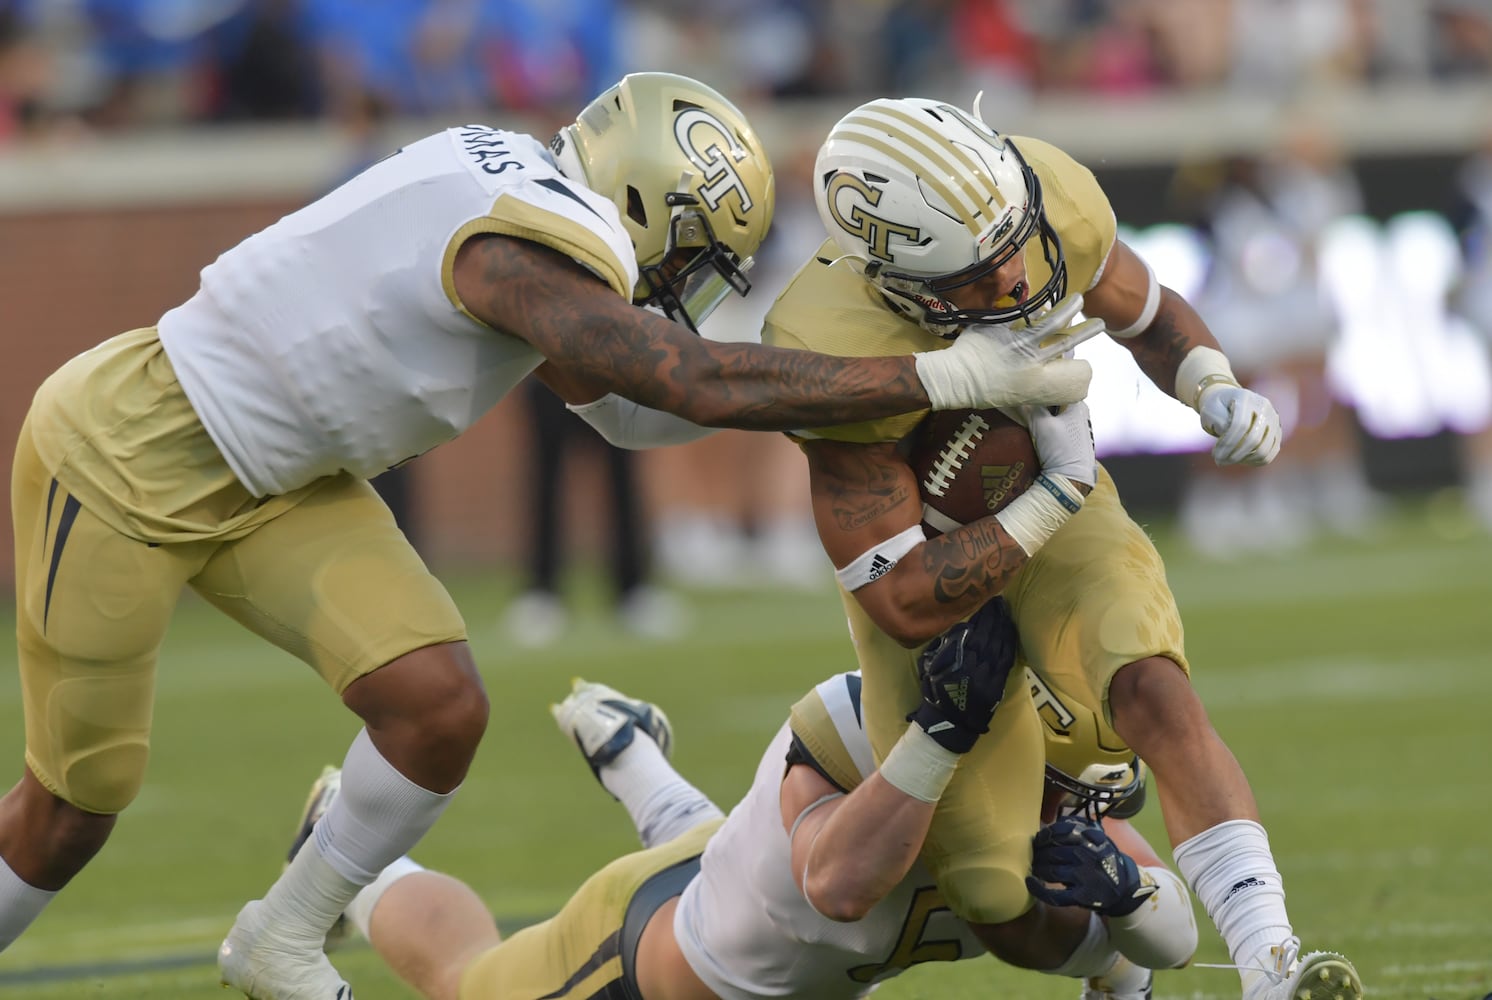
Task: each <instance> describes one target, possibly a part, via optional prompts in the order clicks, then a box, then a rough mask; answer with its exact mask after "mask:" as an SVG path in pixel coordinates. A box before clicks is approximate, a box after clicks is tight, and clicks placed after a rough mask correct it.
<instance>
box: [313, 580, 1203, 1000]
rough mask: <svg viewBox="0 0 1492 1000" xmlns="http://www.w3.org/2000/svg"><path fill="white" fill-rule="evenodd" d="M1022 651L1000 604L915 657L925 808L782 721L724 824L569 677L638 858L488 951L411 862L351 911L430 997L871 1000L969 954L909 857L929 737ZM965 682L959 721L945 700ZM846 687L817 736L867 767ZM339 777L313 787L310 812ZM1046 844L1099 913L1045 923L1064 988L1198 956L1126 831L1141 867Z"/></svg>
mask: <svg viewBox="0 0 1492 1000" xmlns="http://www.w3.org/2000/svg"><path fill="white" fill-rule="evenodd" d="M990 653H994V654H995V655H996V657H997V658H991V657H990V656H989V655H988V654H990ZM1013 657H1014V640H1013V632H1011V631H1010V629H1009V620H1008V617H1007V616H1006V614H1005V610H1004V608H1003V607H1002V606H1001V602H994V603H993V604H992V606H991V607H990V608H989V609H988V610H987V612H981V614H980V615H977V616H975V618H974V620H973V621H972V623H970V624H968V625H959V626H957V627H956V628H955V629H954V630H953V631H952V632H950V636H949V641H948V642H946V643H944V644H942V645H941V646H939V647H938V648H937V649H936V650H933V651H932V652H930V654H929V655H928V657H927V658H926V660H925V667H926V673H927V678H928V681H927V689H928V697H929V700H928V702H927V703H926V704H925V706H924V707H923V708H922V709H920V710H919V713H918V720H917V724H916V725H914V726H913V727H912V728H911V729H910V730H909V734H910V735H909V736H908V737H907V740H906V742H905V744H904V746H903V748H902V749H901V750H899V751H898V754H897V755H894V756H893V757H892V758H891V759H888V762H887V768H889V769H891V770H892V771H893V772H898V773H897V774H896V779H897V780H899V781H901V782H902V783H906V784H910V785H912V786H913V787H915V788H917V790H918V791H919V793H920V796H921V797H917V796H913V795H908V794H907V793H905V792H903V791H901V790H900V789H899V788H898V787H897V786H896V785H894V784H892V783H890V782H888V781H885V780H883V779H882V777H881V775H879V774H877V773H875V772H874V771H873V770H868V771H866V772H865V773H864V774H863V775H861V777H863V778H864V779H865V780H863V781H862V782H860V783H859V787H858V788H856V789H855V790H854V791H852V792H849V793H845V792H844V791H842V790H840V789H839V788H836V787H835V786H834V785H833V784H831V783H830V782H829V781H828V780H827V779H826V778H825V777H824V776H823V775H822V774H821V773H820V772H819V771H818V770H816V769H815V766H814V764H813V763H812V762H811V761H809V760H808V759H806V758H805V757H803V756H801V754H797V753H794V752H793V748H794V738H793V733H792V731H791V730H790V729H789V727H788V726H787V725H784V726H783V727H782V728H781V729H780V730H779V731H778V733H777V735H776V737H775V738H774V739H773V740H772V742H771V744H770V745H769V746H768V747H767V750H766V752H765V753H764V754H763V755H762V758H761V761H760V763H759V765H758V767H757V771H756V778H755V781H754V783H753V785H752V787H751V790H750V791H749V792H748V793H747V795H746V797H745V798H744V799H743V800H742V801H741V802H740V803H739V804H738V805H737V806H736V807H735V809H734V810H732V812H731V814H730V816H729V817H728V818H722V815H721V812H720V810H719V809H717V808H716V807H715V806H714V805H713V804H712V803H711V802H710V801H709V800H708V799H707V798H705V796H704V795H703V794H701V793H700V792H699V791H698V790H697V789H695V788H694V787H693V786H692V785H690V784H689V783H688V782H687V781H685V780H684V779H683V778H682V777H681V776H679V775H678V774H677V772H675V771H674V770H673V769H672V768H671V767H670V766H669V765H668V763H667V761H666V759H665V754H666V751H667V750H668V747H669V744H670V742H671V737H670V735H669V729H668V724H667V720H666V719H665V718H664V716H663V714H662V712H660V711H659V710H658V709H656V708H655V707H654V706H651V705H648V704H646V703H643V702H639V701H636V700H633V699H630V698H627V697H625V696H623V695H620V694H619V693H617V692H615V691H612V690H611V689H609V688H606V687H604V686H602V685H596V684H585V683H582V682H577V683H576V686H575V691H574V692H573V693H572V694H571V696H570V697H569V698H567V699H566V701H565V702H564V703H563V704H562V705H560V706H557V707H556V709H555V716H556V719H557V721H558V722H559V723H560V726H561V728H562V729H564V730H565V731H566V732H567V733H569V734H570V735H571V736H572V738H574V740H575V741H576V743H577V744H578V745H579V747H580V749H581V751H582V753H583V754H584V755H585V757H586V759H587V761H588V762H589V763H590V765H591V767H592V768H593V770H594V771H595V773H596V775H597V777H598V778H599V779H600V781H601V783H602V784H603V785H604V786H605V787H606V788H607V790H609V791H610V792H612V793H613V794H614V795H615V796H616V797H617V798H618V799H620V801H621V802H622V803H623V805H624V806H626V808H627V809H628V812H629V813H630V814H631V816H632V818H633V821H634V822H635V824H636V825H637V829H638V833H639V836H640V838H641V839H642V842H643V845H644V848H645V849H644V850H643V851H641V852H639V853H636V854H632V855H628V856H626V857H623V858H621V859H619V860H618V861H615V862H613V863H612V864H610V865H607V866H606V867H605V868H604V869H602V870H601V871H600V872H599V873H597V874H596V875H595V876H593V877H592V878H591V879H589V880H588V881H587V882H586V883H585V884H584V885H583V886H582V887H581V888H580V890H579V891H578V892H577V893H576V894H575V896H574V897H573V898H572V899H571V900H570V902H569V903H567V904H566V905H565V907H564V908H563V909H562V910H561V912H560V913H559V915H558V916H556V917H555V918H553V919H552V920H549V921H546V922H545V923H543V924H539V925H537V926H534V927H530V928H527V929H525V930H522V931H519V932H518V933H517V934H515V935H513V936H512V937H511V938H509V939H507V940H505V941H501V942H499V935H498V931H497V928H496V927H495V925H494V923H493V921H492V918H491V916H490V915H489V914H488V911H487V909H486V907H485V906H484V905H483V904H482V902H481V900H480V899H479V898H478V897H477V896H476V895H475V894H474V893H473V892H472V890H471V889H470V888H468V887H467V886H466V885H465V884H463V883H462V882H460V881H458V880H456V879H454V878H452V877H451V876H448V875H444V874H440V873H437V872H432V871H428V870H426V869H423V868H421V867H420V866H419V865H418V864H416V863H415V862H413V861H411V860H409V859H407V858H405V859H401V860H400V861H398V862H396V863H395V864H394V865H391V866H390V867H389V868H388V869H386V870H385V871H384V872H383V873H382V874H381V875H380V877H379V878H378V879H377V880H376V881H375V882H374V883H373V885H371V886H370V887H369V888H368V889H366V890H364V892H362V893H361V894H360V895H359V896H358V897H357V899H356V900H354V902H353V904H352V906H351V907H350V908H349V910H348V916H349V917H350V918H351V920H352V922H353V923H354V924H355V925H356V926H357V927H358V929H359V930H361V931H362V932H363V933H364V934H365V935H367V936H368V937H369V939H370V940H371V941H372V942H373V945H374V947H375V948H376V949H377V950H378V952H379V954H380V955H381V956H383V958H384V959H385V960H386V961H387V962H388V963H389V965H390V967H391V968H392V969H393V970H394V971H395V972H397V973H398V974H399V975H400V976H401V977H402V978H403V979H405V980H406V981H408V982H409V983H411V984H412V985H413V986H415V988H416V989H418V990H419V991H420V992H421V993H422V994H423V995H424V996H426V997H429V998H432V1000H498V998H502V1000H535V998H539V997H547V998H552V1000H563V998H576V1000H579V998H589V997H606V998H617V1000H622V998H639V997H640V998H642V1000H711V998H714V997H724V998H727V1000H747V998H756V997H766V996H775V997H787V998H797V1000H836V998H852V997H862V996H865V995H866V994H868V993H870V992H871V991H872V990H873V989H874V988H875V985H876V984H877V983H879V982H882V981H884V980H886V979H888V978H890V977H892V976H895V975H897V974H898V973H900V972H901V971H903V970H904V969H906V968H908V967H909V966H911V965H914V964H919V963H922V962H927V961H953V960H956V959H960V958H972V957H975V956H977V955H981V954H983V952H984V950H983V948H982V947H981V946H980V944H979V942H978V940H977V939H976V938H975V937H974V936H973V935H972V934H971V933H970V932H969V930H968V928H967V927H966V926H965V925H964V924H963V923H962V921H959V920H957V919H955V918H954V917H953V916H952V914H951V913H949V912H948V910H947V908H946V906H945V905H944V904H943V902H942V900H941V897H940V896H939V895H938V891H937V889H936V887H935V886H934V884H933V881H932V878H931V876H930V875H929V874H928V872H927V871H926V869H925V868H923V867H922V866H921V865H920V864H919V863H918V861H917V851H918V848H919V847H920V845H921V834H922V833H923V832H925V830H926V828H927V823H928V821H929V818H930V816H931V813H932V811H933V809H934V807H935V802H936V798H937V784H938V781H939V780H940V779H939V778H938V776H937V775H935V774H928V773H923V772H925V771H926V770H927V769H928V766H929V764H928V761H929V759H935V758H936V756H937V754H936V753H930V752H929V747H930V746H932V744H931V741H930V740H929V738H928V737H927V735H926V732H925V731H924V729H923V728H922V727H923V726H927V727H929V728H940V729H947V728H949V727H951V728H953V729H956V730H957V731H958V732H959V733H960V734H961V735H962V736H963V737H964V738H966V739H969V740H973V739H975V738H977V737H978V735H979V730H980V729H981V728H983V727H984V726H985V725H986V724H987V719H988V716H989V713H990V711H991V709H992V707H993V704H994V703H995V702H996V701H997V700H998V698H999V697H1000V696H1001V694H1002V693H1003V691H1004V689H1005V686H1006V682H1007V678H1006V674H1007V673H1008V671H1009V669H1010V665H1011V662H1012V660H1013ZM981 663H982V664H984V665H980V664H981ZM961 681H967V682H968V684H967V688H966V690H967V693H968V699H967V701H966V702H965V707H964V708H962V709H960V708H957V707H956V706H955V705H954V704H953V702H952V700H951V698H950V697H949V696H948V694H947V691H946V689H945V686H946V685H956V684H958V683H959V682H961ZM1011 683H1015V684H1019V683H1021V681H1020V679H1019V678H1017V679H1016V680H1015V681H1013V682H1011ZM858 691H859V683H858V678H857V677H855V676H853V675H840V676H838V677H835V678H832V679H830V680H828V681H825V682H824V683H823V684H821V685H819V687H818V688H817V689H816V690H815V692H814V693H813V694H811V695H810V696H809V698H808V699H805V701H808V700H810V699H811V700H813V701H814V702H815V703H816V704H818V705H820V706H827V713H826V714H825V716H824V719H825V721H826V723H828V724H830V725H840V726H843V727H846V728H845V729H844V730H842V732H843V734H844V735H845V737H846V744H845V745H846V746H847V747H848V748H849V750H848V751H847V752H851V753H853V754H855V756H856V757H857V758H858V759H859V760H861V761H868V760H869V744H868V742H866V739H865V736H864V734H863V732H861V731H860V730H859V728H858V722H857V718H858V705H857V704H856V699H857V697H858ZM795 714H797V713H795ZM934 769H936V768H935V767H934ZM334 782H335V775H334V774H332V775H328V776H324V778H323V781H322V782H321V783H320V784H319V785H318V791H316V792H313V795H312V799H311V802H310V804H309V807H308V813H309V814H310V815H314V813H315V811H316V809H317V808H319V805H320V803H319V802H318V800H321V801H324V799H325V797H326V796H327V795H329V794H331V793H332V792H333V791H334V787H335V785H334ZM1058 833H1059V835H1058V836H1056V837H1054V843H1053V845H1052V848H1051V849H1050V851H1047V850H1043V851H1042V852H1039V853H1038V858H1040V859H1042V860H1046V859H1048V858H1050V860H1051V862H1052V863H1051V866H1050V867H1051V868H1052V869H1053V870H1052V871H1049V872H1047V873H1046V874H1047V875H1048V876H1049V877H1051V876H1055V875H1057V874H1061V875H1062V876H1063V879H1064V880H1066V881H1067V882H1069V883H1070V884H1068V885H1065V886H1063V887H1061V889H1060V890H1059V891H1063V892H1067V893H1070V894H1071V897H1072V901H1073V902H1076V903H1081V904H1083V905H1085V906H1089V907H1093V908H1096V909H1098V910H1099V911H1101V912H1106V913H1108V914H1110V915H1109V916H1107V917H1100V916H1098V915H1097V914H1096V913H1092V912H1090V911H1089V910H1088V909H1080V908H1077V907H1062V908H1049V912H1050V916H1051V927H1052V932H1053V935H1054V950H1055V951H1061V952H1063V953H1064V954H1065V955H1066V958H1067V962H1066V966H1065V967H1063V968H1062V969H1060V970H1059V972H1061V973H1062V974H1067V975H1075V976H1090V975H1091V976H1101V975H1105V974H1107V975H1108V976H1111V977H1114V979H1115V980H1116V981H1118V982H1128V983H1131V984H1133V985H1134V987H1135V988H1136V989H1140V988H1143V985H1144V984H1148V975H1149V974H1148V972H1146V971H1144V970H1140V969H1136V968H1135V967H1134V966H1133V965H1132V964H1131V963H1130V962H1129V961H1128V960H1125V959H1122V958H1121V957H1120V954H1119V952H1118V951H1116V948H1117V949H1121V950H1123V951H1125V952H1128V953H1129V954H1131V955H1140V956H1143V957H1144V958H1146V959H1149V960H1151V961H1156V962H1158V963H1159V964H1162V965H1166V966H1171V965H1177V964H1180V963H1182V962H1184V961H1185V960H1186V959H1187V958H1188V957H1189V956H1190V955H1191V952H1192V949H1193V947H1194V946H1195V942H1196V929H1195V925H1194V923H1193V922H1192V917H1191V905H1190V900H1189V898H1188V897H1187V895H1186V891H1185V888H1184V887H1183V886H1182V885H1181V884H1180V881H1179V880H1178V879H1177V878H1176V877H1175V876H1174V875H1172V874H1171V873H1170V872H1168V871H1166V870H1165V869H1164V868H1163V867H1161V866H1160V863H1159V861H1158V860H1157V859H1155V858H1154V855H1153V853H1151V852H1150V851H1149V850H1148V848H1147V847H1145V845H1144V843H1143V841H1142V840H1141V839H1139V838H1138V835H1137V834H1133V832H1132V831H1131V832H1129V833H1127V834H1124V836H1125V837H1126V839H1127V842H1128V843H1129V844H1130V845H1131V846H1132V847H1133V849H1135V850H1136V851H1137V852H1140V853H1141V855H1142V857H1143V858H1144V862H1145V864H1146V865H1147V867H1145V868H1144V869H1141V868H1138V867H1137V866H1136V865H1135V863H1134V861H1132V860H1131V859H1130V858H1128V857H1126V856H1124V855H1123V854H1121V853H1119V851H1118V850H1117V848H1116V847H1115V846H1114V844H1113V843H1111V842H1110V841H1108V840H1107V839H1106V838H1104V837H1103V835H1102V833H1101V829H1100V828H1099V827H1097V826H1093V825H1092V824H1091V823H1088V822H1082V821H1079V822H1074V821H1068V822H1067V823H1066V824H1065V825H1063V826H1062V827H1060V829H1059V831H1058ZM1084 835H1086V837H1087V838H1092V839H1082V842H1081V845H1080V847H1079V849H1078V850H1077V851H1076V852H1074V851H1073V850H1072V847H1073V844H1072V843H1071V842H1070V841H1071V838H1072V837H1080V838H1081V837H1084ZM1064 852H1065V853H1064ZM1064 865H1068V866H1071V867H1067V868H1065V869H1063V870H1062V871H1060V872H1059V871H1057V869H1061V868H1063V866H1064ZM1105 865H1112V866H1113V869H1112V873H1110V872H1109V871H1107V870H1106V868H1105ZM1059 939H1060V940H1065V942H1067V943H1060V941H1059ZM1123 995H1125V996H1128V995H1130V994H1129V993H1125V994H1123Z"/></svg>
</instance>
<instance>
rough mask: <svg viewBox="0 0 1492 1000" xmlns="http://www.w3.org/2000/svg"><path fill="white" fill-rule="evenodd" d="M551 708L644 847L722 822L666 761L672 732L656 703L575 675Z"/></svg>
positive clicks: (705, 798) (717, 810)
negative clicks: (568, 689)
mask: <svg viewBox="0 0 1492 1000" xmlns="http://www.w3.org/2000/svg"><path fill="white" fill-rule="evenodd" d="M550 711H551V713H552V714H553V715H554V721H555V722H556V723H557V724H558V725H559V727H560V730H561V732H563V733H565V735H567V736H569V737H570V739H572V740H573V741H574V742H575V745H576V746H577V747H578V748H579V749H580V753H581V756H583V757H584V758H585V762H586V763H587V764H589V765H590V767H591V771H592V773H594V774H595V775H596V780H598V781H600V782H601V786H602V787H603V788H605V789H606V790H607V791H608V792H610V793H611V794H612V795H613V796H615V797H616V799H617V801H618V802H620V803H621V804H622V806H623V808H625V809H626V810H627V814H628V815H629V816H631V817H632V823H633V825H634V826H635V827H636V828H637V836H638V839H639V840H641V841H642V846H643V847H656V846H657V845H659V844H665V843H667V842H668V841H670V840H673V839H674V838H675V837H678V836H680V835H682V834H684V833H687V832H688V831H690V830H692V829H693V828H694V827H696V826H698V825H699V824H701V823H706V822H709V821H711V820H718V819H721V818H723V817H724V815H725V814H724V813H722V812H721V811H720V808H719V807H718V806H716V805H715V803H713V802H711V801H710V799H709V797H708V796H706V795H705V793H704V792H701V791H700V790H699V789H698V788H695V787H694V786H693V785H692V784H690V783H689V782H688V781H687V780H685V778H684V776H683V775H681V774H679V772H678V771H676V770H674V768H673V765H672V764H670V763H669V762H668V756H669V754H670V753H671V752H672V750H673V727H672V726H670V725H669V722H668V716H666V715H664V714H663V710H662V709H661V708H659V707H658V706H657V705H654V704H651V703H649V702H646V701H640V700H638V699H636V698H629V697H627V696H626V695H624V694H622V693H621V692H620V691H617V690H615V689H613V688H609V687H607V686H606V685H604V684H595V683H592V682H590V681H585V680H581V679H580V678H578V677H577V678H576V679H575V681H574V682H573V684H572V686H571V691H570V694H569V696H568V697H566V698H565V700H564V701H563V702H561V703H560V704H558V705H554V706H551V708H550ZM639 737H640V738H639Z"/></svg>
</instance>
